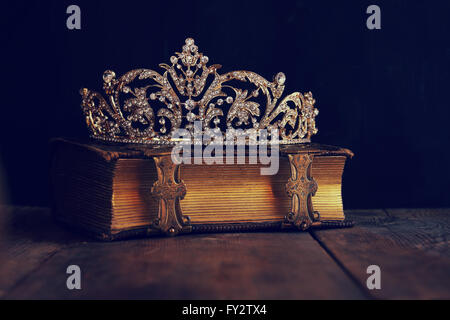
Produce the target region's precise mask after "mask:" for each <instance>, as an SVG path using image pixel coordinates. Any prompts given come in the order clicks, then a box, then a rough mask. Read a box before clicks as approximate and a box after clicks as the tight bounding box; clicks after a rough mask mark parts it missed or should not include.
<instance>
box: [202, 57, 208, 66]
mask: <svg viewBox="0 0 450 320" xmlns="http://www.w3.org/2000/svg"><path fill="white" fill-rule="evenodd" d="M208 61H209V58H208V57H207V56H203V57H202V62H203V63H204V64H206V63H208Z"/></svg>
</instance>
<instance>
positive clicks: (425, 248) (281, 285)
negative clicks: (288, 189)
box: [0, 207, 450, 299]
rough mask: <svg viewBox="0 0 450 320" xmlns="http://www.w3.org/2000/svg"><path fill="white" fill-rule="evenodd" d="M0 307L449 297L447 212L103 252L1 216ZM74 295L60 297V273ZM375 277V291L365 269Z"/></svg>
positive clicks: (100, 245)
mask: <svg viewBox="0 0 450 320" xmlns="http://www.w3.org/2000/svg"><path fill="white" fill-rule="evenodd" d="M0 209H2V212H1V213H2V217H3V218H4V221H3V222H4V223H3V226H0V227H1V228H0V229H1V230H2V233H1V237H0V243H1V245H2V248H1V250H0V254H1V255H2V256H1V261H2V263H1V264H0V291H1V295H0V298H3V299H23V298H29V299H56V298H57V299H61V298H64V299H99V298H112V299H117V298H127V299H316V298H317V299H334V298H336V299H364V298H372V297H373V298H382V299H384V298H386V299H438V298H446V299H448V298H450V283H449V279H450V259H449V256H448V252H449V249H448V236H449V233H448V229H449V227H448V222H449V218H448V214H449V211H448V209H413V210H411V209H388V210H357V211H347V212H346V215H348V216H349V217H350V218H352V219H354V220H355V221H356V224H357V226H356V227H354V228H352V229H336V230H333V229H329V230H318V231H313V232H311V233H297V232H285V233H283V232H282V233H280V232H276V233H270V232H268V233H260V232H258V233H233V234H215V235H211V234H204V235H186V236H180V237H177V238H144V239H135V240H129V241H118V242H113V243H104V242H97V241H92V240H89V238H86V237H85V236H84V235H78V234H74V233H72V232H70V231H68V230H67V229H63V228H61V227H59V226H58V225H56V224H55V223H54V222H53V220H52V219H51V216H50V212H49V210H48V209H45V208H6V209H5V208H4V207H1V208H0ZM71 264H77V265H79V266H80V267H81V269H82V290H81V291H69V290H68V289H66V283H65V282H66V279H67V275H66V268H67V267H68V266H69V265H71ZM372 264H376V265H379V266H380V268H381V273H382V274H381V283H382V289H381V290H373V291H369V290H368V289H366V279H367V277H368V276H369V275H368V274H367V273H366V269H367V267H368V266H369V265H372Z"/></svg>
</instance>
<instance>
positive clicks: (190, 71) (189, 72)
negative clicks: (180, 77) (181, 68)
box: [186, 70, 194, 77]
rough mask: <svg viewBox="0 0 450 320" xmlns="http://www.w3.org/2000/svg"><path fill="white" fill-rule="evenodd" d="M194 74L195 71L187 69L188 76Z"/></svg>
mask: <svg viewBox="0 0 450 320" xmlns="http://www.w3.org/2000/svg"><path fill="white" fill-rule="evenodd" d="M193 74H194V72H192V70H188V71H186V75H187V76H188V77H192V75H193Z"/></svg>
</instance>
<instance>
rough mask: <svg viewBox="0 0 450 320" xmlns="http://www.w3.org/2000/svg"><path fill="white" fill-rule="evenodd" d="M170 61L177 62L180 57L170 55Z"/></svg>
mask: <svg viewBox="0 0 450 320" xmlns="http://www.w3.org/2000/svg"><path fill="white" fill-rule="evenodd" d="M170 62H172V64H176V63H177V62H178V58H177V57H175V56H171V57H170Z"/></svg>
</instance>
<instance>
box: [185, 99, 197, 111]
mask: <svg viewBox="0 0 450 320" xmlns="http://www.w3.org/2000/svg"><path fill="white" fill-rule="evenodd" d="M194 107H195V102H194V101H193V100H191V99H189V100H187V101H186V109H188V110H192V109H194Z"/></svg>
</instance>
